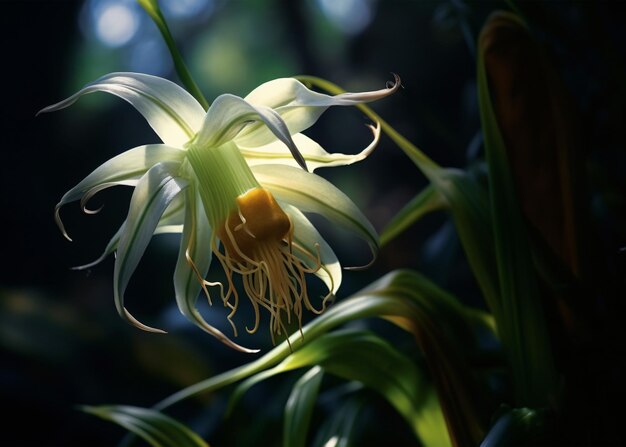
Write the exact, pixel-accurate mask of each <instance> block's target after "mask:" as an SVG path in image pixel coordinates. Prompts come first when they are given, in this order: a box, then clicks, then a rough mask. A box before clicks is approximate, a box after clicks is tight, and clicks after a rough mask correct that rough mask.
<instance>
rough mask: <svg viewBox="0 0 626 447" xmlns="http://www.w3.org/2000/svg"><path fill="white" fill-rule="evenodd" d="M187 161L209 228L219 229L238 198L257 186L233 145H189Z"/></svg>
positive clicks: (241, 156) (244, 161)
mask: <svg viewBox="0 0 626 447" xmlns="http://www.w3.org/2000/svg"><path fill="white" fill-rule="evenodd" d="M187 160H188V161H189V164H190V165H191V167H192V169H193V170H194V172H195V174H196V178H197V179H198V188H199V192H200V197H201V198H202V204H203V205H204V209H205V211H206V213H207V217H209V219H210V221H209V223H210V224H211V227H212V228H220V226H221V225H222V224H223V223H224V221H225V220H226V219H227V218H228V215H229V213H230V212H231V211H233V210H234V209H235V208H236V207H237V202H236V200H237V197H239V196H240V195H242V194H244V193H245V192H246V191H248V190H250V189H252V188H256V187H258V186H259V183H258V182H257V181H256V179H255V178H254V174H253V173H252V171H250V167H249V166H248V164H247V163H246V160H245V159H244V158H243V155H241V152H240V151H239V148H238V147H237V145H235V143H233V142H232V141H229V142H228V143H225V144H223V145H222V146H220V147H200V146H196V145H194V144H191V145H190V146H189V149H188V151H187Z"/></svg>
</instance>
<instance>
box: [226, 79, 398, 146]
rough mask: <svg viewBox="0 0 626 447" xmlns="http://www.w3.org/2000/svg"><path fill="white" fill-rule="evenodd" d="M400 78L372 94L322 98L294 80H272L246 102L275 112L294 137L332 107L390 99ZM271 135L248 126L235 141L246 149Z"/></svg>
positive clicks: (266, 139)
mask: <svg viewBox="0 0 626 447" xmlns="http://www.w3.org/2000/svg"><path fill="white" fill-rule="evenodd" d="M400 85H401V84H400V78H399V77H398V76H397V75H394V83H393V86H391V87H390V88H384V89H381V90H376V91H372V92H361V93H348V92H346V93H341V94H339V95H335V96H329V95H324V94H322V93H317V92H314V91H312V90H309V89H308V88H306V87H305V86H304V84H302V83H301V82H300V81H298V80H296V79H293V78H282V79H275V80H273V81H269V82H266V83H265V84H262V85H260V86H259V87H257V88H256V89H254V90H253V91H252V92H250V94H249V95H248V96H246V97H245V100H246V101H247V102H248V103H250V104H252V105H254V106H257V107H259V106H264V107H270V108H272V109H274V110H275V111H276V112H278V114H279V115H280V116H281V117H282V119H283V120H284V121H285V123H286V124H287V127H288V129H289V132H290V133H291V134H292V135H293V134H296V133H299V132H302V131H303V130H305V129H308V128H309V127H311V126H312V125H313V124H314V123H315V122H316V121H317V120H318V118H319V117H320V115H322V113H324V111H326V109H328V108H329V107H331V106H354V105H357V104H361V103H364V102H370V101H376V100H378V99H381V98H384V97H385V96H389V95H391V94H392V93H394V92H395V91H397V90H398V89H399V88H400ZM273 139H274V138H273V136H272V135H271V134H270V133H269V132H268V131H267V129H264V128H263V127H262V126H259V125H252V126H248V127H247V128H246V129H245V130H244V131H243V132H242V133H241V135H239V136H238V137H237V139H236V143H237V144H238V145H241V146H245V147H254V146H262V145H265V144H268V143H270V142H272V141H273Z"/></svg>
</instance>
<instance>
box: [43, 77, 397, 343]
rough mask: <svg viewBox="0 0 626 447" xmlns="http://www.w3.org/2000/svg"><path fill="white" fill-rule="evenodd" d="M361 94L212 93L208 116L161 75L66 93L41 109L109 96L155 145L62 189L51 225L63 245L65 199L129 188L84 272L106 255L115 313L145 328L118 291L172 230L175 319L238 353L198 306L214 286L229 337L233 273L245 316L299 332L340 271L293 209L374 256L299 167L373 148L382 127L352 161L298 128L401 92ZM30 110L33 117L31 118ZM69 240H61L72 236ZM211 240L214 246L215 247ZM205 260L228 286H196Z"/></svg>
mask: <svg viewBox="0 0 626 447" xmlns="http://www.w3.org/2000/svg"><path fill="white" fill-rule="evenodd" d="M399 85H400V84H399V79H397V78H396V80H395V83H394V85H393V86H392V87H390V88H386V89H383V90H379V91H373V92H364V93H344V94H341V95H337V96H327V95H323V94H320V93H316V92H313V91H311V90H309V89H307V88H306V87H305V86H304V85H303V84H301V83H300V82H298V81H297V80H295V79H288V78H287V79H276V80H273V81H270V82H267V83H265V84H263V85H261V86H259V87H258V88H256V89H255V90H254V91H252V92H251V93H250V94H249V95H248V96H246V97H245V98H240V97H238V96H234V95H230V94H226V95H221V96H219V97H218V98H217V99H216V100H215V101H214V102H213V104H212V105H211V107H210V108H209V110H208V111H206V112H205V110H204V109H203V108H202V107H201V106H200V104H199V103H198V102H197V101H196V100H195V99H194V98H193V97H192V96H191V95H190V94H189V93H187V91H185V90H184V89H182V88H181V87H179V86H178V85H176V84H174V83H172V82H170V81H168V80H166V79H162V78H159V77H155V76H149V75H145V74H137V73H112V74H108V75H106V76H104V77H102V78H100V79H98V80H96V81H94V82H92V83H90V84H87V85H86V86H85V87H84V88H83V89H82V90H80V91H79V92H77V93H76V94H74V95H73V96H71V97H69V98H67V99H66V100H64V101H61V102H59V103H57V104H54V105H51V106H49V107H46V108H45V109H43V110H41V112H52V111H56V110H59V109H63V108H65V107H67V106H69V105H71V104H73V103H74V102H75V101H76V100H78V99H79V98H80V97H81V96H83V95H86V94H88V93H93V92H98V91H102V92H107V93H111V94H113V95H116V96H118V97H120V98H122V99H124V100H126V101H127V102H129V103H130V104H131V105H133V106H134V107H135V108H136V109H137V110H138V111H139V112H140V113H141V114H142V115H143V116H144V118H145V119H146V120H147V121H148V123H149V124H150V126H151V127H152V128H153V129H154V131H155V132H156V133H157V134H158V136H159V137H160V138H161V140H162V141H163V144H149V145H144V146H139V147H135V148H133V149H130V150H128V151H126V152H124V153H122V154H120V155H118V156H116V157H114V158H112V159H110V160H108V161H107V162H105V163H104V164H103V165H101V166H100V167H99V168H97V169H96V170H95V171H93V172H92V173H91V174H89V175H88V176H87V177H86V178H85V179H84V180H83V181H81V182H80V183H78V184H77V185H76V186H75V187H74V188H72V189H71V190H70V191H68V192H67V193H66V194H65V195H64V196H63V197H62V199H61V201H60V202H59V203H58V205H57V206H56V220H57V223H58V224H59V227H60V228H61V231H62V232H63V234H64V235H65V236H66V237H67V238H68V239H69V236H68V235H67V232H66V231H65V229H64V227H63V224H62V223H61V219H60V217H59V209H60V208H61V207H62V206H63V205H65V204H67V203H69V202H72V201H75V200H79V199H80V200H81V206H82V207H83V209H84V210H85V211H88V210H87V209H86V203H87V202H88V201H89V199H90V198H91V197H92V196H93V195H94V194H95V193H97V192H98V191H101V190H103V189H105V188H108V187H110V186H114V185H130V186H134V187H135V189H134V192H133V195H132V198H131V201H130V208H129V211H128V216H127V218H126V220H125V221H124V223H123V224H122V225H121V227H120V228H119V230H118V231H117V233H116V234H115V235H114V236H113V238H112V239H111V241H110V242H109V244H108V246H107V247H106V249H105V251H104V253H103V254H102V256H101V257H100V258H99V259H98V260H96V261H95V262H93V263H91V264H88V265H86V266H83V267H82V268H87V267H90V266H92V265H95V264H96V263H98V262H100V261H101V260H102V259H103V258H104V257H106V256H107V255H108V254H110V253H112V252H114V251H115V252H116V259H115V269H114V297H115V304H116V307H117V310H118V312H119V314H120V315H121V316H122V317H123V318H124V319H126V320H127V321H129V322H130V323H132V324H134V325H135V326H137V327H139V328H141V329H144V330H147V331H151V332H164V331H162V330H160V329H156V328H153V327H149V326H146V325H144V324H142V323H140V322H139V321H138V320H137V319H135V318H134V317H133V316H132V315H131V314H130V312H128V310H127V309H126V308H125V307H124V291H125V289H126V287H127V285H128V282H129V279H130V277H131V275H132V274H133V272H134V270H135V268H136V267H137V264H138V263H139V260H140V258H141V256H142V255H143V253H144V251H145V249H146V247H147V245H148V243H149V241H150V239H151V237H152V235H153V234H159V233H165V232H179V233H182V240H181V245H180V252H179V255H178V262H177V265H176V270H175V273H174V288H175V294H176V301H177V304H178V307H179V309H180V311H181V312H182V313H183V314H184V315H185V316H186V317H188V318H189V319H190V320H192V321H193V322H194V323H195V324H197V325H198V326H199V327H200V328H202V329H203V330H205V331H206V332H208V333H210V334H212V335H214V336H215V337H217V338H218V339H220V340H221V341H222V342H224V343H226V344H227V345H229V346H231V347H233V348H235V349H238V350H241V351H245V352H255V351H254V350H250V349H247V348H244V347H242V346H240V345H238V344H236V343H234V342H233V341H232V340H230V339H229V338H228V337H226V336H225V335H224V334H223V333H222V332H221V331H219V330H218V329H216V328H215V327H213V326H211V325H209V324H208V323H207V322H206V321H205V320H204V319H203V318H202V316H201V315H200V313H199V312H198V310H197V309H196V301H197V299H198V295H199V293H200V290H201V289H204V292H205V293H206V295H207V297H208V298H209V302H211V299H210V296H209V291H208V286H218V288H219V291H220V296H221V299H222V302H223V303H224V305H225V306H228V307H229V308H230V309H231V311H230V314H229V316H228V319H229V321H230V322H231V325H232V326H233V329H234V333H235V336H236V335H237V329H236V327H235V325H234V323H233V322H232V317H233V315H234V314H235V311H236V310H237V307H238V303H239V293H238V291H237V289H236V287H235V285H234V282H233V276H234V275H235V274H237V275H240V276H241V283H242V284H243V288H244V290H245V294H246V295H247V296H248V298H249V299H250V302H251V304H252V307H253V309H254V313H255V321H254V325H253V327H252V328H246V329H247V330H248V332H250V333H253V332H254V331H256V330H257V328H258V326H259V313H260V312H259V311H260V308H265V309H266V310H267V311H269V313H270V331H271V333H272V339H274V333H281V332H284V331H285V330H286V329H285V326H284V322H283V317H286V319H287V322H290V321H291V318H292V314H293V315H295V316H296V318H297V319H298V322H299V324H301V318H302V310H303V307H304V308H306V309H308V310H310V311H313V312H317V313H319V312H321V310H323V308H324V305H325V304H326V300H327V299H328V297H330V296H332V295H333V294H334V293H336V291H337V289H338V288H339V285H340V283H341V266H340V264H339V261H338V260H337V257H336V256H335V254H334V253H333V250H332V249H331V247H330V246H329V245H328V243H327V242H326V241H325V240H324V239H323V238H322V237H321V236H320V234H319V233H318V232H317V231H316V230H315V228H314V227H313V225H312V224H311V223H310V222H309V220H308V219H307V218H306V217H305V215H304V214H303V213H302V212H303V211H304V212H313V213H319V214H321V215H323V216H325V217H326V218H328V219H329V220H330V221H331V222H332V223H333V224H336V225H338V226H341V227H344V228H347V229H348V230H350V231H352V232H354V233H356V234H357V235H358V236H360V237H361V238H363V239H365V240H366V241H367V242H368V243H369V244H370V246H371V247H372V248H373V250H374V251H375V250H376V248H377V234H376V232H375V230H374V228H373V227H372V225H371V224H370V222H369V221H368V220H367V219H366V217H365V216H364V215H363V214H362V213H361V211H359V209H358V208H357V206H356V205H355V204H354V203H353V202H352V201H351V200H350V199H349V198H348V197H347V196H346V195H345V194H344V193H343V192H341V191H340V190H339V189H337V188H336V187H334V186H333V185H332V184H331V183H329V182H328V181H326V180H324V179H323V178H321V177H319V176H317V175H315V174H313V173H310V172H307V170H306V168H307V166H308V167H309V168H310V169H311V170H314V169H316V168H319V167H329V166H340V165H348V164H351V163H354V162H356V161H359V160H362V159H363V158H365V157H366V156H367V155H368V154H369V153H370V152H371V151H372V150H373V149H374V147H375V146H376V144H377V142H378V139H379V136H380V128H379V127H378V126H377V127H375V128H374V127H371V128H372V131H373V134H374V139H373V141H372V143H371V144H370V145H369V146H367V147H366V148H365V149H364V150H363V151H361V152H360V153H358V154H356V155H347V154H339V153H328V152H326V151H325V150H324V149H322V147H321V146H320V145H319V144H317V143H316V142H315V141H313V140H312V139H310V138H308V137H306V136H305V135H303V134H302V133H301V132H302V131H303V130H305V129H307V128H308V127H310V126H311V125H313V124H314V123H315V122H316V121H317V119H318V118H319V116H320V115H321V114H322V113H323V112H324V111H325V110H326V109H327V108H328V107H330V106H335V105H355V104H358V103H362V102H367V101H373V100H376V99H379V98H383V97H385V96H387V95H389V94H391V93H393V92H394V91H395V90H396V89H397V88H398V86H399ZM41 112H40V113H41ZM70 240H71V239H70ZM220 242H221V244H220ZM213 255H215V257H216V258H217V260H218V262H219V263H220V264H221V265H222V267H223V268H224V271H225V273H226V277H227V282H226V284H221V283H215V282H209V281H207V280H206V279H205V277H206V275H207V273H208V269H209V265H210V263H211V258H212V256H213ZM308 274H314V275H316V276H317V277H318V278H320V279H321V280H322V281H323V282H324V283H325V284H326V286H327V288H328V295H327V296H326V297H325V298H324V299H323V303H322V305H321V310H318V309H316V308H315V307H314V306H313V305H312V303H311V301H310V299H309V296H308V293H307V285H306V281H307V275H308Z"/></svg>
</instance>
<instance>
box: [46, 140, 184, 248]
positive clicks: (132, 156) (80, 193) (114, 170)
mask: <svg viewBox="0 0 626 447" xmlns="http://www.w3.org/2000/svg"><path fill="white" fill-rule="evenodd" d="M184 156H185V151H183V150H181V149H177V148H174V147H170V146H166V145H163V144H149V145H145V146H138V147H135V148H133V149H129V150H128V151H126V152H124V153H122V154H120V155H118V156H116V157H113V158H112V159H110V160H108V161H107V162H105V163H103V164H102V165H100V167H98V168H96V169H95V170H94V171H93V172H92V173H91V174H89V175H88V176H87V177H85V178H84V179H83V180H82V181H81V182H80V183H79V184H78V185H76V186H74V187H73V188H72V189H70V190H69V191H68V192H66V193H65V195H63V197H62V198H61V201H60V202H59V203H58V204H57V206H56V207H55V217H56V221H57V224H58V225H59V228H60V229H61V231H62V233H63V234H64V235H65V237H67V238H68V239H70V238H69V236H68V235H67V232H66V231H65V229H64V227H63V223H62V222H61V218H60V215H59V210H60V208H61V207H62V206H63V205H65V204H67V203H70V202H73V201H75V200H79V199H81V205H82V207H83V208H85V205H86V203H87V202H88V201H89V199H90V198H91V197H93V196H94V195H95V194H96V193H97V192H98V191H102V190H103V189H106V188H108V187H111V186H115V185H132V186H134V185H135V184H136V183H137V181H138V180H139V178H141V176H142V175H144V174H145V173H146V171H147V170H148V169H150V168H151V167H152V166H154V165H155V164H156V163H158V162H181V161H182V160H183V158H184ZM70 240H71V239H70Z"/></svg>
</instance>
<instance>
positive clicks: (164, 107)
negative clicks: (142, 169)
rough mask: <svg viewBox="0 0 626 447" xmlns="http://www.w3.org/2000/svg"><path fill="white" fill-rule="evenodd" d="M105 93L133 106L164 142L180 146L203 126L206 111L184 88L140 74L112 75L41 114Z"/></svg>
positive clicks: (45, 109) (89, 85)
mask: <svg viewBox="0 0 626 447" xmlns="http://www.w3.org/2000/svg"><path fill="white" fill-rule="evenodd" d="M94 92H106V93H111V94H113V95H115V96H118V97H120V98H122V99H123V100H125V101H127V102H129V103H130V104H131V105H133V106H134V107H135V108H136V109H137V110H138V111H139V113H141V114H142V115H143V117H144V118H145V119H146V121H148V124H150V126H151V127H152V129H154V131H155V132H156V133H157V135H159V137H160V138H161V140H163V142H164V143H166V144H169V145H172V146H181V147H182V145H183V144H185V143H186V142H187V141H189V140H190V139H191V138H192V137H193V135H194V134H195V133H196V132H197V130H198V129H199V128H200V126H201V124H202V119H203V118H204V115H205V112H204V109H203V108H202V106H201V105H200V104H199V103H198V101H196V100H195V98H194V97H193V96H191V95H190V94H189V93H188V92H187V91H186V90H185V89H183V88H182V87H179V86H178V85H176V84H174V83H173V82H171V81H168V80H167V79H163V78H159V77H156V76H150V75H146V74H141V73H110V74H108V75H105V76H103V77H101V78H99V79H97V80H95V81H93V82H91V83H89V84H87V85H86V86H85V87H83V88H82V89H81V90H80V91H78V92H77V93H75V94H73V95H72V96H70V97H69V98H67V99H65V100H63V101H61V102H58V103H56V104H53V105H51V106H48V107H46V108H44V109H42V110H41V111H39V113H45V112H54V111H56V110H60V109H64V108H65V107H68V106H70V105H72V104H74V103H75V102H76V101H77V100H78V98H80V97H81V96H83V95H86V94H89V93H94Z"/></svg>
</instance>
